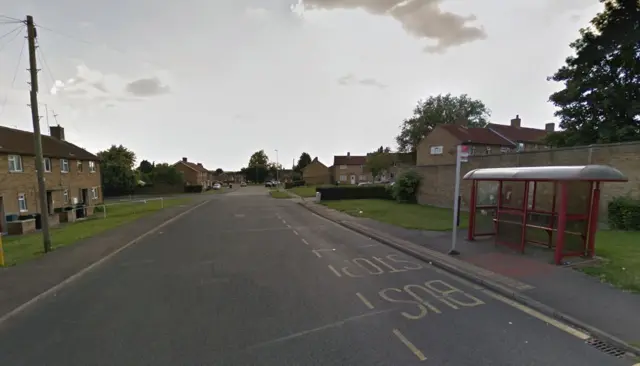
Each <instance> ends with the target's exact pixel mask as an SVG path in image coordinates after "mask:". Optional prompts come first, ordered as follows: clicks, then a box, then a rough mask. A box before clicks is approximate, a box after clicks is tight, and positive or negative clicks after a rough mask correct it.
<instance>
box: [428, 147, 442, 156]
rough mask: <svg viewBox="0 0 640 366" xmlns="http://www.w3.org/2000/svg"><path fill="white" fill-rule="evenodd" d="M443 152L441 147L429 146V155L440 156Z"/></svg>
mask: <svg viewBox="0 0 640 366" xmlns="http://www.w3.org/2000/svg"><path fill="white" fill-rule="evenodd" d="M443 152H444V147H443V146H431V149H430V153H431V155H442V153H443Z"/></svg>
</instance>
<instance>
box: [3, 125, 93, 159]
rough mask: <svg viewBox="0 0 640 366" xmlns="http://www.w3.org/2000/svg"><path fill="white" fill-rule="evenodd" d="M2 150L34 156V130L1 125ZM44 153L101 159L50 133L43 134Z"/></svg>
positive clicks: (56, 156) (65, 157)
mask: <svg viewBox="0 0 640 366" xmlns="http://www.w3.org/2000/svg"><path fill="white" fill-rule="evenodd" d="M0 152H2V153H5V154H12V153H13V154H20V155H31V156H34V155H35V144H34V141H33V132H29V131H23V130H17V129H14V128H9V127H4V126H0ZM42 153H43V155H44V156H46V157H51V158H61V159H75V160H99V158H98V157H97V156H96V155H94V154H92V153H90V152H89V151H87V150H85V149H83V148H81V147H79V146H76V145H74V144H72V143H70V142H68V141H63V140H58V139H56V138H54V137H51V136H48V135H42Z"/></svg>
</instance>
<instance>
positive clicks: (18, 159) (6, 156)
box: [0, 126, 103, 232]
mask: <svg viewBox="0 0 640 366" xmlns="http://www.w3.org/2000/svg"><path fill="white" fill-rule="evenodd" d="M50 134H51V136H46V135H43V136H42V150H43V155H44V178H45V187H46V190H47V192H46V194H47V203H48V208H49V212H48V214H49V215H50V216H51V217H52V218H51V220H50V221H51V224H52V225H55V224H56V223H57V222H58V220H57V216H56V215H55V214H54V212H56V211H57V209H62V208H64V207H69V206H72V205H76V204H84V205H87V206H91V207H89V208H86V209H85V210H84V211H83V213H84V214H86V215H91V214H92V213H93V209H92V207H93V206H94V205H96V204H100V203H102V202H103V197H102V181H101V178H100V164H99V158H98V157H97V156H96V155H94V154H92V153H90V152H88V151H87V150H85V149H83V148H81V147H78V146H76V145H74V144H72V143H70V142H68V141H66V140H65V136H64V128H63V127H61V126H54V127H51V128H50ZM34 146H35V145H34V141H33V133H32V132H28V131H22V130H17V129H13V128H8V127H3V126H0V232H4V231H6V230H5V229H6V227H7V216H23V215H29V214H36V213H41V210H40V201H39V197H38V181H37V174H36V164H35V147H34Z"/></svg>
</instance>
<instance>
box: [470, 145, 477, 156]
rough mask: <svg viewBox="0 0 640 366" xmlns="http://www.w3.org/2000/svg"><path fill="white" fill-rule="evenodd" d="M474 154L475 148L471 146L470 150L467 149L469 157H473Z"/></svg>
mask: <svg viewBox="0 0 640 366" xmlns="http://www.w3.org/2000/svg"><path fill="white" fill-rule="evenodd" d="M475 154H476V147H475V146H471V148H470V149H469V155H472V156H473V155H475Z"/></svg>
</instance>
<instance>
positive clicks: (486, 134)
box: [416, 116, 555, 165]
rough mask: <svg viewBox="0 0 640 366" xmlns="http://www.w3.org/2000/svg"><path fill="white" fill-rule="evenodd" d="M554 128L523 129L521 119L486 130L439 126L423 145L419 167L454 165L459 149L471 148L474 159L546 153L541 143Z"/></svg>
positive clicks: (464, 124) (424, 139) (417, 158)
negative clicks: (509, 153)
mask: <svg viewBox="0 0 640 366" xmlns="http://www.w3.org/2000/svg"><path fill="white" fill-rule="evenodd" d="M554 127H555V125H554V124H553V123H547V124H546V126H545V129H544V130H542V129H536V128H529V127H522V126H521V120H520V117H519V116H516V118H514V119H512V120H511V124H510V125H499V124H494V123H491V124H489V125H487V127H485V128H480V127H467V126H466V123H465V122H460V123H457V124H449V125H438V126H436V127H435V128H434V129H433V130H432V131H431V133H429V134H428V135H427V136H425V138H423V139H422V141H420V144H419V145H418V147H417V153H416V164H417V165H439V164H453V163H455V151H456V146H458V145H467V146H469V155H471V156H473V155H491V154H500V153H507V152H513V151H530V150H537V149H546V148H547V146H546V145H544V143H543V142H542V140H543V139H544V138H545V136H547V134H548V133H550V132H553V131H554Z"/></svg>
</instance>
